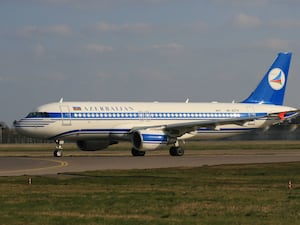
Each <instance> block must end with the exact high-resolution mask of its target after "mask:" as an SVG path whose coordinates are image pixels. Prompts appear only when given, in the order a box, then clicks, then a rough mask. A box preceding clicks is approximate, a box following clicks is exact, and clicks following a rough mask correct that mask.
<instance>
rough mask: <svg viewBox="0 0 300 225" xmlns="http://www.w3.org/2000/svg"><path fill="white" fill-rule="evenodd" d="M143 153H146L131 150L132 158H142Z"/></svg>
mask: <svg viewBox="0 0 300 225" xmlns="http://www.w3.org/2000/svg"><path fill="white" fill-rule="evenodd" d="M145 153H146V152H145V151H139V150H137V149H135V148H132V149H131V154H132V156H144V155H145Z"/></svg>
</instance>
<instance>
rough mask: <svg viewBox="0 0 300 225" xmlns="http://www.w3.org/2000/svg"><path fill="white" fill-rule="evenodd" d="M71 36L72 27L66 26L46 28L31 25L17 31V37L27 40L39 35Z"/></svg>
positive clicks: (59, 25)
mask: <svg viewBox="0 0 300 225" xmlns="http://www.w3.org/2000/svg"><path fill="white" fill-rule="evenodd" d="M70 34H72V29H71V27H69V26H67V25H64V24H58V25H52V26H45V27H38V26H32V25H30V26H25V27H23V28H21V29H19V30H17V35H18V36H20V37H25V38H30V37H34V36H39V35H57V36H69V35H70Z"/></svg>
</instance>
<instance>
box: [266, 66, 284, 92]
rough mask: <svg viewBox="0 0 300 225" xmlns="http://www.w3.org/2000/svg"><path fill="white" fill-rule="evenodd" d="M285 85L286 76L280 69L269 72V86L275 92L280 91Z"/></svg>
mask: <svg viewBox="0 0 300 225" xmlns="http://www.w3.org/2000/svg"><path fill="white" fill-rule="evenodd" d="M284 84H285V74H284V72H283V71H282V70H281V69H279V68H274V69H272V70H271V71H270V72H269V85H270V86H271V88H272V89H273V90H276V91H278V90H280V89H282V88H283V87H284Z"/></svg>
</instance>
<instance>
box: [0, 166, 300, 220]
mask: <svg viewBox="0 0 300 225" xmlns="http://www.w3.org/2000/svg"><path fill="white" fill-rule="evenodd" d="M299 171H300V163H285V164H264V165H241V166H238V165H228V166H213V167H208V166H206V167H202V168H193V169H186V168H176V169H153V170H130V171H101V172H86V173H78V174H61V175H58V176H52V177H49V176H35V177H32V182H33V183H32V185H29V184H28V177H26V176H22V177H0V192H1V195H0V210H1V213H0V221H1V222H0V223H1V224H7V225H8V224H20V225H21V224H27V225H29V224H39V225H41V224H43V225H47V224H64V225H66V224H115V225H120V224H130V225H135V224H151V225H153V224H164V225H168V224H174V225H177V224H178V225H182V224H228V225H229V224H230V225H232V224H243V225H247V224H249V225H250V224H251V225H253V224H256V225H258V224H264V225H265V224H278V225H279V224H280V225H284V224H287V225H288V224H289V225H290V224H299V223H300V173H299ZM289 180H292V182H293V189H292V190H289V189H288V188H287V187H288V181H289Z"/></svg>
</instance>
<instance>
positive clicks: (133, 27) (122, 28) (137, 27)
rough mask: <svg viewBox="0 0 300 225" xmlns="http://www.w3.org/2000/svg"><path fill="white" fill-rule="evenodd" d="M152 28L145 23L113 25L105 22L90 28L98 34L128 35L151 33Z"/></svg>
mask: <svg viewBox="0 0 300 225" xmlns="http://www.w3.org/2000/svg"><path fill="white" fill-rule="evenodd" d="M151 29H152V27H151V26H150V25H149V24H145V23H125V24H113V23H107V22H99V23H97V24H96V25H94V26H92V30H95V31H98V32H130V33H145V32H149V31H151Z"/></svg>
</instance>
